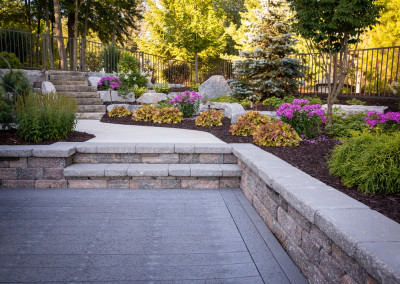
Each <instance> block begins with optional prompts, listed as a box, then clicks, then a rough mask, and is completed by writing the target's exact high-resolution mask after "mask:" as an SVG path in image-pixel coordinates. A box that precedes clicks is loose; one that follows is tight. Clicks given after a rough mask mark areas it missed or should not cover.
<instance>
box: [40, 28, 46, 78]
mask: <svg viewBox="0 0 400 284" xmlns="http://www.w3.org/2000/svg"><path fill="white" fill-rule="evenodd" d="M41 36H42V56H43V70H47V52H46V46H47V45H46V40H47V37H46V35H45V34H41Z"/></svg>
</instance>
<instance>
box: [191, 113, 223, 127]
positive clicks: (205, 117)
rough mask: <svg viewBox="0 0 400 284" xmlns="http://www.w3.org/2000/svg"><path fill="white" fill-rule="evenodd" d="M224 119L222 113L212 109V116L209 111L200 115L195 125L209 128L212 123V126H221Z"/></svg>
mask: <svg viewBox="0 0 400 284" xmlns="http://www.w3.org/2000/svg"><path fill="white" fill-rule="evenodd" d="M223 118H224V114H223V113H222V112H221V111H218V110H216V109H212V110H210V115H209V114H208V111H204V112H202V113H200V115H199V116H198V117H196V121H195V124H196V126H209V125H210V122H211V126H221V125H222V119H223Z"/></svg>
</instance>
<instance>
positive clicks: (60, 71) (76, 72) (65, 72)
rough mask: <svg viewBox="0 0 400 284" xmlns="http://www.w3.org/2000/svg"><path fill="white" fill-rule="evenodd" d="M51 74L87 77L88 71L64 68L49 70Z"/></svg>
mask: <svg viewBox="0 0 400 284" xmlns="http://www.w3.org/2000/svg"><path fill="white" fill-rule="evenodd" d="M47 72H48V74H49V76H76V77H86V76H87V73H86V72H79V71H62V70H49V71H47Z"/></svg>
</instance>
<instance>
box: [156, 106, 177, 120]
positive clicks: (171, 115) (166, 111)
mask: <svg viewBox="0 0 400 284" xmlns="http://www.w3.org/2000/svg"><path fill="white" fill-rule="evenodd" d="M182 119H183V114H182V112H180V111H179V109H177V108H174V107H164V108H160V109H158V110H157V111H156V112H155V113H154V115H153V122H155V123H179V122H181V121H182Z"/></svg>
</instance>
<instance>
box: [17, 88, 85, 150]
mask: <svg viewBox="0 0 400 284" xmlns="http://www.w3.org/2000/svg"><path fill="white" fill-rule="evenodd" d="M15 110H16V116H17V118H16V123H17V126H18V133H19V135H20V136H21V137H22V138H23V139H24V140H25V141H28V142H41V141H52V140H56V139H62V138H65V137H67V135H68V133H69V132H71V131H72V130H73V129H74V128H75V125H76V112H77V111H78V106H77V103H76V101H75V100H74V99H73V98H70V97H67V96H63V95H58V94H40V93H30V94H29V95H27V96H24V97H22V96H20V97H17V100H16V105H15Z"/></svg>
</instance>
